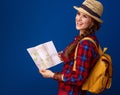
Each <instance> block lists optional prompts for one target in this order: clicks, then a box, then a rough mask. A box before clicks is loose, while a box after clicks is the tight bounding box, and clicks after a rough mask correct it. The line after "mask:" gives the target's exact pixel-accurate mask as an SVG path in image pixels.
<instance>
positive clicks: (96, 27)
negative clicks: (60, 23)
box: [65, 19, 101, 59]
mask: <svg viewBox="0 0 120 95" xmlns="http://www.w3.org/2000/svg"><path fill="white" fill-rule="evenodd" d="M92 21H93V25H92V26H91V27H90V28H89V29H86V31H85V33H84V34H82V35H81V36H79V38H78V39H77V40H76V41H75V43H73V44H70V45H69V46H68V47H67V48H66V49H65V56H66V57H67V58H68V59H69V56H70V54H71V53H72V52H73V51H74V50H75V48H76V46H77V44H78V42H79V41H80V40H81V39H83V38H84V37H86V36H89V35H90V34H92V33H95V32H96V31H98V30H99V29H100V27H101V23H99V22H97V21H96V20H94V19H92Z"/></svg>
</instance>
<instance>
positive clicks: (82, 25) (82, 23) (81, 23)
mask: <svg viewBox="0 0 120 95" xmlns="http://www.w3.org/2000/svg"><path fill="white" fill-rule="evenodd" d="M92 25H93V22H92V18H91V17H90V16H88V15H86V14H84V13H82V12H78V13H77V15H76V29H77V30H80V31H82V30H86V29H88V28H89V27H91V26H92Z"/></svg>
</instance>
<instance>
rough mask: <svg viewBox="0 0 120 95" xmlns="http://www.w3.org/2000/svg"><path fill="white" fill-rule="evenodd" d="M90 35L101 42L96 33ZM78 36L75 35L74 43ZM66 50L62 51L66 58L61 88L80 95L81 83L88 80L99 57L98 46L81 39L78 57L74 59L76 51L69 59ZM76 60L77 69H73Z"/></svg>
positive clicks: (73, 94)
mask: <svg viewBox="0 0 120 95" xmlns="http://www.w3.org/2000/svg"><path fill="white" fill-rule="evenodd" d="M89 37H90V38H92V39H93V40H94V41H95V42H96V44H97V45H98V44H99V42H98V40H97V38H96V36H95V34H92V35H90V36H89ZM77 38H78V36H76V37H75V39H74V41H73V42H72V43H74V42H75V41H76V39H77ZM72 43H71V44H72ZM64 51H65V50H64ZM64 51H63V53H62V59H63V60H64V66H63V69H62V74H64V77H63V79H64V81H63V82H62V81H59V89H62V90H63V91H66V92H68V95H79V93H80V88H81V85H82V84H83V83H84V81H85V80H86V78H87V76H88V74H89V72H90V69H91V67H92V66H93V65H94V64H95V62H96V60H97V59H98V57H99V54H98V51H97V48H96V47H95V45H94V44H93V43H92V42H91V41H89V40H83V41H80V42H79V45H78V50H77V57H76V59H74V52H75V51H73V52H72V54H71V56H70V59H69V60H68V59H67V58H65V56H64ZM74 60H76V71H73V64H74Z"/></svg>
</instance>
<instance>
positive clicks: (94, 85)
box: [73, 37, 112, 94]
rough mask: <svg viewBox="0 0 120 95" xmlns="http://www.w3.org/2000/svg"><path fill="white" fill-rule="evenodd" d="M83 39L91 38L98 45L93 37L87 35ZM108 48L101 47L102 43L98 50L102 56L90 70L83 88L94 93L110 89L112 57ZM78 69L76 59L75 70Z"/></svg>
mask: <svg viewBox="0 0 120 95" xmlns="http://www.w3.org/2000/svg"><path fill="white" fill-rule="evenodd" d="M82 40H90V41H91V42H92V43H94V45H95V46H96V48H98V47H97V45H96V43H95V42H94V40H93V39H91V38H89V37H85V38H83V39H82ZM77 48H78V45H77V47H76V50H75V58H76V55H77ZM106 50H107V48H104V49H103V50H102V49H101V47H100V45H99V48H98V52H99V54H100V58H99V59H98V61H97V63H96V64H95V66H94V67H93V68H92V70H91V71H90V74H89V76H88V78H87V79H86V80H85V82H84V84H83V85H82V90H86V91H89V92H91V93H93V94H100V93H102V92H103V91H104V90H105V89H109V88H110V87H111V84H112V59H111V56H110V55H109V54H107V53H105V52H106ZM75 70H76V61H75V62H74V65H73V71H75Z"/></svg>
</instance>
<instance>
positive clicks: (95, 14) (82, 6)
mask: <svg viewBox="0 0 120 95" xmlns="http://www.w3.org/2000/svg"><path fill="white" fill-rule="evenodd" d="M81 8H83V9H84V10H86V11H87V12H89V13H90V14H91V15H93V16H96V17H98V18H100V16H99V15H98V14H97V13H95V12H93V11H92V10H91V9H90V8H88V7H87V6H85V5H83V4H82V5H81Z"/></svg>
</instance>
